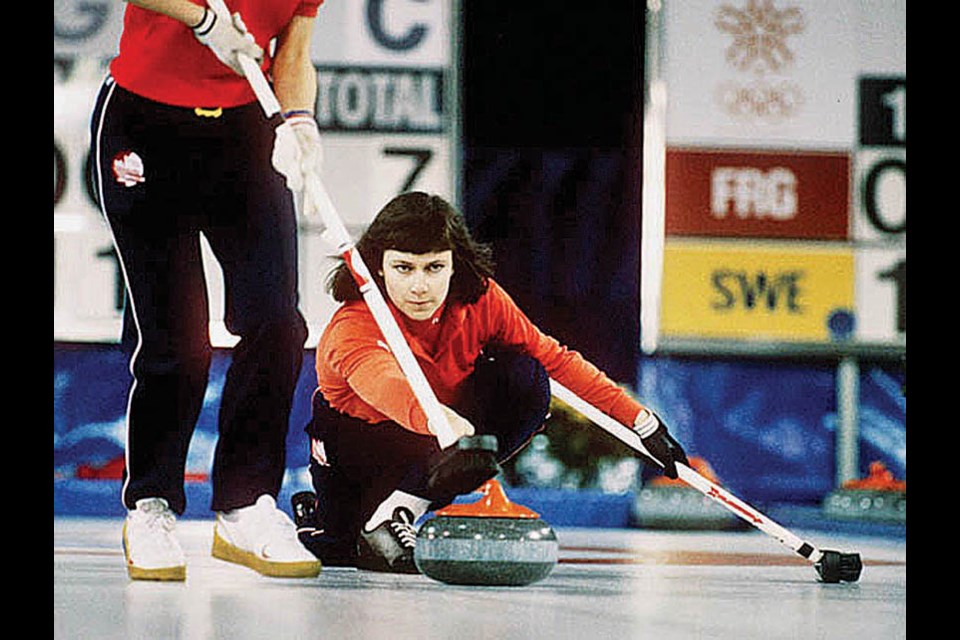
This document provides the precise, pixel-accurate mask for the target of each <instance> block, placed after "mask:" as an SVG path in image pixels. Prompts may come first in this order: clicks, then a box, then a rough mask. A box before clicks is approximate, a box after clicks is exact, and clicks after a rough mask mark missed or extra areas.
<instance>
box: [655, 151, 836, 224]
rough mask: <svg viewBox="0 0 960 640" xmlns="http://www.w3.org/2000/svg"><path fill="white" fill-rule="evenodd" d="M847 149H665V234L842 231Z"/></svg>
mask: <svg viewBox="0 0 960 640" xmlns="http://www.w3.org/2000/svg"><path fill="white" fill-rule="evenodd" d="M849 201H850V155H849V154H847V153H831V152H802V153H800V152H766V151H755V150H751V151H729V150H723V151H716V150H699V149H677V148H673V149H667V157H666V220H665V230H666V234H667V235H668V236H671V235H673V236H709V237H725V238H797V239H805V240H847V239H848V237H849V226H850V225H849V211H850V206H849Z"/></svg>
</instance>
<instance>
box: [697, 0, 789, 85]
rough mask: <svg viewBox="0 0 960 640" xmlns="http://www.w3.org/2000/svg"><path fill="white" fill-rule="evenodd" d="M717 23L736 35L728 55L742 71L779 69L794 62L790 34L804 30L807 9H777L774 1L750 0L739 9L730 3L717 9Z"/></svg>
mask: <svg viewBox="0 0 960 640" xmlns="http://www.w3.org/2000/svg"><path fill="white" fill-rule="evenodd" d="M714 24H715V25H716V26H717V28H718V29H720V31H722V32H724V33H728V34H730V35H731V36H733V43H731V45H730V46H729V47H727V52H726V58H727V60H728V61H729V62H730V64H732V65H733V66H734V67H736V68H737V69H740V70H741V71H750V70H754V71H757V72H758V73H764V72H765V71H779V70H781V69H783V68H784V67H786V66H788V65H790V64H792V63H793V52H792V51H790V49H789V48H788V47H787V42H786V41H787V37H788V36H792V35H796V34H798V33H801V32H802V31H803V29H804V26H805V25H804V19H803V12H802V11H801V10H800V9H798V8H797V7H789V8H786V9H782V10H780V9H777V8H776V7H775V6H774V5H773V0H747V4H746V7H744V8H742V9H737V8H736V7H733V6H732V5H729V4H724V5H721V7H720V8H719V9H718V10H717V15H716V20H715V22H714Z"/></svg>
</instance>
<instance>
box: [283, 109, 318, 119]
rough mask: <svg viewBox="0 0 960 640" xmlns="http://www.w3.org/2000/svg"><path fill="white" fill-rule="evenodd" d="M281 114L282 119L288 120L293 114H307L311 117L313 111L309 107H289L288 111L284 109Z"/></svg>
mask: <svg viewBox="0 0 960 640" xmlns="http://www.w3.org/2000/svg"><path fill="white" fill-rule="evenodd" d="M282 115H283V119H284V120H288V119H290V118H293V117H295V116H309V117H311V118H312V117H313V111H310V110H309V109H291V110H290V111H284V112H283V114H282Z"/></svg>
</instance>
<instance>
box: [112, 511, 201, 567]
mask: <svg viewBox="0 0 960 640" xmlns="http://www.w3.org/2000/svg"><path fill="white" fill-rule="evenodd" d="M176 521H177V518H176V516H175V515H174V513H173V511H171V510H170V506H169V504H168V503H167V501H166V500H164V499H163V498H144V499H142V500H137V507H136V509H133V510H132V511H128V512H127V519H126V521H124V523H123V555H124V557H125V558H126V560H127V573H128V574H129V575H130V578H131V579H133V580H178V581H180V580H186V578H187V563H186V559H185V558H184V555H183V549H182V548H180V543H179V542H177V539H176V537H174V534H173V529H174V526H175V525H176Z"/></svg>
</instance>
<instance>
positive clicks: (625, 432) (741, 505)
mask: <svg viewBox="0 0 960 640" xmlns="http://www.w3.org/2000/svg"><path fill="white" fill-rule="evenodd" d="M550 387H551V392H552V393H553V395H554V396H556V397H557V398H558V399H560V400H562V401H563V402H565V403H566V404H568V405H570V406H571V407H572V408H574V409H576V410H577V411H578V412H580V413H581V414H582V415H583V416H584V417H585V418H588V419H589V420H590V421H591V422H593V423H594V424H596V425H597V426H599V427H600V428H601V429H603V430H604V431H606V432H607V433H609V434H610V435H612V436H614V437H615V438H617V439H618V440H620V441H621V442H623V443H624V444H626V445H627V446H628V447H630V448H632V449H634V450H636V451H639V452H640V453H642V454H644V455H646V456H648V457H649V458H650V459H651V460H655V461H656V462H657V463H658V464H660V466H661V467H662V466H663V464H662V463H660V461H659V460H657V459H656V458H655V457H654V456H653V455H652V454H651V453H650V452H649V451H648V450H647V448H646V447H644V446H643V441H642V440H641V439H640V435H639V434H637V432H636V431H634V430H633V429H631V428H630V427H627V426H625V425H623V424H621V423H620V422H618V421H616V420H614V419H613V418H611V417H610V416H608V415H607V414H605V413H603V412H602V411H600V410H599V409H597V408H596V407H594V406H593V405H591V404H590V403H589V402H587V401H586V400H583V399H582V398H580V397H579V396H578V395H577V394H575V393H574V392H572V391H570V390H569V389H567V388H566V387H564V386H563V385H562V384H560V383H559V382H557V381H556V380H553V379H551V380H550ZM676 466H677V475H679V476H680V479H681V480H683V481H684V482H686V483H687V484H688V485H690V486H691V487H693V488H694V489H696V490H697V491H699V492H700V493H702V494H703V495H705V496H707V497H708V498H710V499H711V500H713V501H714V502H717V503H718V504H720V505H722V506H723V507H725V508H726V509H727V510H729V511H730V512H732V513H734V514H735V515H737V516H739V517H740V518H742V519H743V520H746V521H747V522H749V523H750V524H752V525H753V526H754V527H756V528H757V529H760V530H761V531H763V532H764V533H766V534H768V535H770V536H772V537H774V538H776V539H777V540H779V541H780V542H781V543H782V544H784V545H785V546H787V547H790V548H791V549H793V550H794V551H796V552H798V553H801V554H802V555H804V556H805V557H807V558H808V559H809V560H810V561H811V562H816V561H818V560H819V559H820V557H821V555H822V552H821V551H820V550H818V549H816V548H815V547H811V545H809V543H807V542H805V541H804V540H802V539H801V538H799V537H797V536H796V535H795V534H793V533H792V532H790V531H789V530H787V529H785V528H783V527H782V526H780V525H779V524H777V523H776V522H774V521H773V520H771V519H770V518H768V517H767V516H765V515H763V514H762V513H760V512H759V511H757V510H756V509H754V508H753V507H751V506H750V505H748V504H747V503H746V502H744V501H743V500H741V499H740V498H737V497H736V496H734V495H733V494H731V493H730V492H729V491H727V490H726V489H724V488H723V487H720V486H718V485H717V484H715V483H713V482H711V481H710V480H708V479H707V478H704V477H703V476H702V475H700V474H699V473H697V472H696V471H694V470H693V469H691V468H690V467H688V466H687V465H685V464H683V463H680V462H678V463H676ZM805 546H806V547H807V548H810V553H809V554H807V553H805V552H804V551H805V550H804V547H805ZM802 550H804V551H802Z"/></svg>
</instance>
